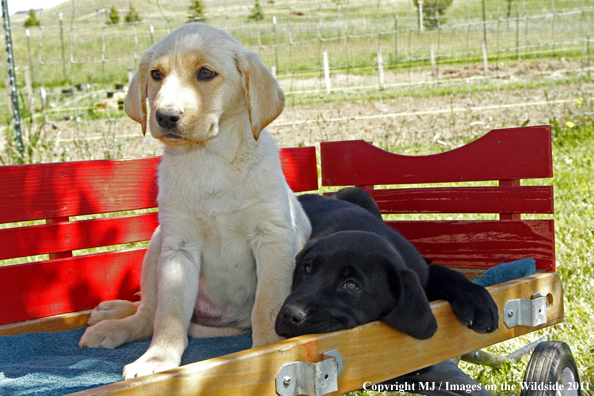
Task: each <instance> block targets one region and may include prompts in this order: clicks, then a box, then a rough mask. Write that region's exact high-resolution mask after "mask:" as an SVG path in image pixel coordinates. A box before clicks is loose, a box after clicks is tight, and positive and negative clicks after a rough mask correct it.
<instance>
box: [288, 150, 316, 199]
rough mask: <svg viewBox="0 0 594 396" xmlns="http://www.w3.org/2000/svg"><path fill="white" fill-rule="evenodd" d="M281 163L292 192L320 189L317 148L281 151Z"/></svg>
mask: <svg viewBox="0 0 594 396" xmlns="http://www.w3.org/2000/svg"><path fill="white" fill-rule="evenodd" d="M280 162H281V168H282V169H283V173H284V175H285V178H286V179H287V183H288V184H289V187H291V190H293V191H294V192H302V191H314V190H317V189H318V164H317V161H316V148H315V147H313V146H309V147H295V148H284V149H281V150H280Z"/></svg>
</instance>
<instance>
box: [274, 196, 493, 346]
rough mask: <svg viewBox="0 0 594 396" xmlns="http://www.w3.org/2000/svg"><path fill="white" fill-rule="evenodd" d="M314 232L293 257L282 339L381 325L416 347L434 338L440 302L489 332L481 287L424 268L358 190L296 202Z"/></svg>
mask: <svg viewBox="0 0 594 396" xmlns="http://www.w3.org/2000/svg"><path fill="white" fill-rule="evenodd" d="M299 201H300V202H301V205H302V206H303V208H304V210H305V212H306V213H307V216H308V217H309V219H310V221H311V224H312V235H311V239H310V240H309V241H308V243H307V244H306V245H305V247H304V248H303V250H302V251H301V252H300V253H299V254H298V255H297V258H296V267H295V272H294V275H293V287H292V292H291V294H290V295H289V297H288V298H287V299H286V301H285V303H284V304H283V306H282V308H281V310H280V312H279V314H278V316H277V319H276V332H277V333H278V334H279V335H281V336H284V337H295V336H299V335H303V334H312V333H327V332H331V331H336V330H342V329H349V328H352V327H355V326H358V325H360V324H364V323H369V322H372V321H375V320H381V321H382V322H384V323H386V324H388V325H389V326H391V327H393V328H395V329H398V330H400V331H402V332H403V333H405V334H408V335H410V336H412V337H414V338H417V339H426V338H429V337H431V336H432V335H433V334H434V333H435V331H436V330H437V321H436V320H435V317H434V316H433V313H432V311H431V308H430V306H429V301H433V300H438V299H444V300H447V301H449V302H450V304H451V306H452V310H453V312H454V314H455V315H456V317H457V318H458V319H459V320H460V322H461V323H462V324H464V325H465V326H467V327H468V328H470V329H472V330H474V331H476V332H478V333H489V332H492V331H495V330H496V329H497V326H498V322H499V315H498V312H497V305H496V304H495V302H494V301H493V299H492V298H491V295H490V294H489V292H487V290H485V288H483V287H482V286H478V285H475V284H474V283H472V282H470V281H469V280H468V279H467V278H466V277H465V276H464V275H462V274H460V273H459V272H457V271H454V270H452V269H449V268H447V267H445V266H441V265H431V266H428V262H427V261H426V260H425V259H424V258H423V257H422V256H421V254H420V253H419V252H418V251H417V250H416V249H415V248H414V247H413V245H412V244H410V242H408V241H407V240H406V239H405V238H404V237H403V236H401V235H400V234H398V233H397V232H396V231H394V230H393V229H391V228H390V227H389V226H388V225H386V224H385V223H384V222H383V220H382V217H381V214H380V211H379V208H378V206H377V204H376V203H375V201H374V200H373V198H372V197H371V196H370V195H369V194H368V193H367V192H365V191H364V190H362V189H359V188H354V187H353V188H345V189H343V190H340V191H338V192H337V193H335V194H333V195H331V196H327V197H324V196H320V195H313V194H307V195H302V196H300V197H299Z"/></svg>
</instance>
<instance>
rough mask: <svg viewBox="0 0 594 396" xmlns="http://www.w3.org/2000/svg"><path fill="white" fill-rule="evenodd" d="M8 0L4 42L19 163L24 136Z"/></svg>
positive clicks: (20, 161) (4, 16)
mask: <svg viewBox="0 0 594 396" xmlns="http://www.w3.org/2000/svg"><path fill="white" fill-rule="evenodd" d="M7 1H8V0H2V18H3V19H4V43H5V48H4V49H5V50H6V71H7V73H8V81H9V83H10V98H11V102H12V118H13V119H14V138H15V141H16V149H17V151H18V152H19V154H20V155H19V163H22V162H23V152H24V151H25V149H24V147H23V138H22V135H21V113H20V111H19V93H18V91H17V84H16V73H15V70H14V55H13V52H12V35H11V31H10V16H9V15H8V4H7Z"/></svg>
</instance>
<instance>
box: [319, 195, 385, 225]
mask: <svg viewBox="0 0 594 396" xmlns="http://www.w3.org/2000/svg"><path fill="white" fill-rule="evenodd" d="M331 197H332V198H334V199H339V200H341V201H346V202H350V203H352V204H355V205H357V206H360V207H362V208H363V209H365V210H366V211H368V212H369V213H371V214H372V215H373V216H374V217H376V218H378V219H379V220H382V214H381V213H380V210H379V207H378V206H377V204H376V203H375V200H374V199H373V198H372V197H371V195H369V193H368V192H367V191H365V190H363V189H362V188H358V187H346V188H343V189H342V190H339V191H337V192H335V193H334V194H332V195H331ZM382 221H383V220H382Z"/></svg>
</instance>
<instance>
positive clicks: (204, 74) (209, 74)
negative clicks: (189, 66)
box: [198, 67, 217, 81]
mask: <svg viewBox="0 0 594 396" xmlns="http://www.w3.org/2000/svg"><path fill="white" fill-rule="evenodd" d="M216 75H217V73H215V72H213V71H212V70H210V69H207V68H206V67H202V68H200V70H198V80H202V81H208V80H212V79H213V78H215V77H216Z"/></svg>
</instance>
